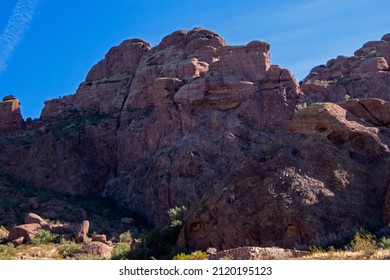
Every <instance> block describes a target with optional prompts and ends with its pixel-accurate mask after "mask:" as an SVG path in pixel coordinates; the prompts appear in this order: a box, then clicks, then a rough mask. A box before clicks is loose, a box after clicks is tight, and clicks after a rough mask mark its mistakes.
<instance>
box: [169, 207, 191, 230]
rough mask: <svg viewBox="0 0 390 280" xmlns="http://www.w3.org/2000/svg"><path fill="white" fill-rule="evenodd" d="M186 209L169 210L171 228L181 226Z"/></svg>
mask: <svg viewBox="0 0 390 280" xmlns="http://www.w3.org/2000/svg"><path fill="white" fill-rule="evenodd" d="M187 212H188V209H187V207H185V206H181V207H178V206H176V207H175V208H171V209H169V210H168V215H169V218H170V219H171V226H173V227H175V226H181V225H182V224H183V221H184V219H185V217H186V215H187Z"/></svg>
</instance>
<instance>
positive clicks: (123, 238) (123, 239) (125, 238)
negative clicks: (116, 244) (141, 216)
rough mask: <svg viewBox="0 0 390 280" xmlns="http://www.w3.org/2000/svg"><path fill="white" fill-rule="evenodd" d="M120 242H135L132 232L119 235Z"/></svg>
mask: <svg viewBox="0 0 390 280" xmlns="http://www.w3.org/2000/svg"><path fill="white" fill-rule="evenodd" d="M119 240H120V242H121V243H131V241H133V237H132V236H131V232H130V231H126V232H124V233H122V234H121V235H119Z"/></svg>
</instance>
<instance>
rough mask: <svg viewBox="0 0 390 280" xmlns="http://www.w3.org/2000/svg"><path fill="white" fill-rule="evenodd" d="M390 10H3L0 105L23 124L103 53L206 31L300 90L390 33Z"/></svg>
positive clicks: (333, 3) (332, 3) (2, 0)
mask: <svg viewBox="0 0 390 280" xmlns="http://www.w3.org/2000/svg"><path fill="white" fill-rule="evenodd" d="M389 10H390V1H388V0H370V1H367V0H365V1H362V0H354V1H349V0H347V1H341V0H312V1H306V0H295V1H286V0H279V1H278V0H273V1H247V0H241V1H229V0H224V1H220V0H217V1H210V0H208V1H204V0H198V1H168V0H166V1H160V0H148V1H145V0H144V1H136V0H110V1H107V0H104V1H103V0H67V1H58V0H57V1H55V0H54V1H53V0H0V96H1V97H2V96H5V95H8V94H14V95H15V96H17V97H18V98H19V99H20V101H21V103H22V113H23V116H24V117H25V118H27V117H33V118H35V117H38V116H39V114H40V111H41V109H42V107H43V102H44V100H47V99H52V98H56V97H58V96H64V95H67V94H72V93H74V92H75V91H76V89H77V87H78V85H79V84H80V83H81V82H82V81H83V80H84V79H85V76H86V74H87V73H88V71H89V69H90V68H91V67H92V66H93V65H94V64H95V63H96V62H97V61H99V60H100V59H102V58H103V57H104V55H105V53H106V52H107V51H108V49H109V48H110V47H112V46H114V45H118V44H119V43H121V42H122V41H123V40H125V39H128V38H135V37H137V38H143V39H145V40H146V41H148V42H150V43H151V44H152V45H157V44H158V43H159V42H160V41H161V39H162V38H163V37H164V36H165V35H167V34H169V33H171V32H173V31H175V30H179V29H192V28H194V27H197V26H201V27H204V28H207V29H211V30H213V31H215V32H217V33H218V34H220V35H221V36H222V37H224V38H225V40H226V41H227V42H228V44H231V45H239V44H246V43H248V42H250V41H252V40H262V41H266V42H269V43H270V44H271V60H272V64H278V65H280V66H282V67H284V68H288V69H290V70H291V72H292V73H293V74H294V76H295V77H296V78H297V80H298V81H299V80H302V79H303V78H304V77H305V76H306V75H307V74H308V73H309V71H310V69H311V68H313V67H314V66H316V65H319V64H323V63H325V62H326V61H327V60H329V59H331V58H334V57H336V56H337V55H340V54H342V55H353V52H354V51H355V50H356V49H358V48H360V47H361V46H362V45H363V43H365V42H367V41H372V40H379V39H380V38H381V37H382V36H383V35H384V34H386V33H390V16H389Z"/></svg>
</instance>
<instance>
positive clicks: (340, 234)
mask: <svg viewBox="0 0 390 280" xmlns="http://www.w3.org/2000/svg"><path fill="white" fill-rule="evenodd" d="M289 129H290V131H291V133H290V134H289V135H283V136H282V135H273V136H269V138H268V141H267V140H265V139H264V140H263V141H264V142H263V143H261V142H259V141H256V142H257V146H256V147H253V148H252V149H253V152H251V153H250V155H249V156H248V157H246V159H245V160H244V161H243V162H242V164H241V165H240V167H239V168H238V170H237V172H236V173H235V174H231V176H229V177H228V178H226V181H225V182H223V183H222V184H221V185H219V186H218V188H214V190H213V191H210V192H208V193H207V194H206V195H205V196H204V197H203V200H202V202H201V203H200V204H199V207H198V208H196V209H194V210H193V211H192V213H190V214H189V218H188V219H187V222H186V223H185V226H184V228H183V230H182V232H181V235H180V237H179V244H180V245H181V246H184V247H196V248H202V249H206V248H208V247H215V248H221V249H227V248H233V247H237V246H248V245H260V246H275V245H278V246H280V245H281V246H284V247H298V248H299V247H300V246H307V245H321V246H324V245H325V246H326V245H329V244H335V243H337V242H340V241H343V240H344V241H346V240H347V239H348V238H349V237H350V235H351V234H353V232H355V231H356V230H358V228H359V225H363V224H364V223H365V222H368V221H370V222H377V223H381V222H382V209H383V207H384V194H385V193H386V192H388V190H387V189H388V186H387V185H386V181H387V178H389V175H390V174H389V160H388V157H389V150H388V145H389V144H390V139H389V138H388V134H387V133H381V132H380V130H379V129H378V128H376V127H372V126H371V124H367V123H365V122H364V121H361V120H360V119H359V118H357V117H356V116H354V115H353V114H351V113H349V112H347V111H346V110H345V109H343V108H342V107H340V106H338V105H336V104H333V103H321V104H315V105H312V106H309V107H308V108H306V109H304V110H302V111H299V112H298V113H297V114H296V115H295V116H294V118H293V119H292V120H291V121H290V126H289ZM252 141H253V140H252ZM253 142H254V141H253ZM253 142H252V143H253ZM267 142H268V143H269V144H268V145H267V144H266V143H267ZM270 143H273V144H270ZM386 201H387V200H386ZM385 205H386V206H385V207H386V210H385V211H384V213H386V214H385V217H386V218H388V209H389V208H388V203H387V202H386V204H385ZM386 211H387V212H386Z"/></svg>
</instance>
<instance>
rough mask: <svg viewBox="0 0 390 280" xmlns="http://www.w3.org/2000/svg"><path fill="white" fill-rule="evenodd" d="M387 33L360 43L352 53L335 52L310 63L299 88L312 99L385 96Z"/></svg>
mask: <svg viewBox="0 0 390 280" xmlns="http://www.w3.org/2000/svg"><path fill="white" fill-rule="evenodd" d="M388 36H389V34H387V35H385V36H383V37H382V39H381V40H380V41H371V42H368V43H366V44H364V45H363V47H362V48H360V49H359V50H357V51H356V52H355V54H354V56H352V57H347V56H338V57H337V58H335V59H331V60H329V61H328V62H327V63H326V64H325V65H320V66H316V67H314V68H313V69H312V70H311V71H310V74H309V75H308V76H307V77H306V78H305V79H304V81H303V84H302V91H303V92H304V93H305V94H306V95H307V96H308V97H309V98H311V99H312V100H313V101H315V102H318V101H321V102H322V101H330V102H337V101H342V100H343V99H347V98H359V99H361V98H380V99H384V100H389V98H390V96H389V91H388V85H389V84H390V72H389V71H390V69H389V61H390V41H389V40H388Z"/></svg>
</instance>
